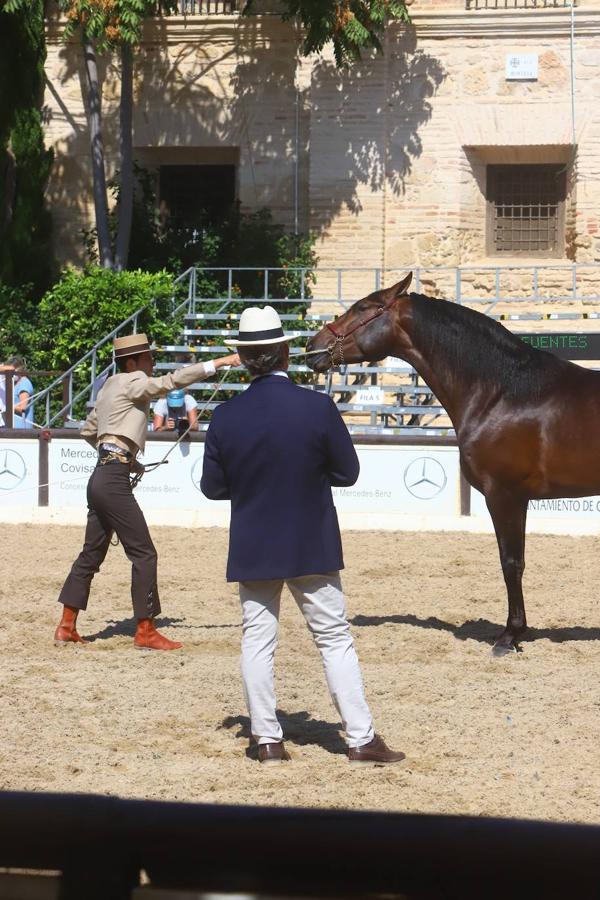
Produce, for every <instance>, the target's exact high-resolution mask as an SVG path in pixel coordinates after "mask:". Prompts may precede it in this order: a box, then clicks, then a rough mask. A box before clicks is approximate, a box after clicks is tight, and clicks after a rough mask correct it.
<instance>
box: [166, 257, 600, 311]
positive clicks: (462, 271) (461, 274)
mask: <svg viewBox="0 0 600 900" xmlns="http://www.w3.org/2000/svg"><path fill="white" fill-rule="evenodd" d="M408 272H412V274H413V281H412V284H411V290H414V291H416V292H417V293H419V292H421V291H422V292H424V293H427V294H431V295H432V296H436V297H441V298H444V299H446V300H454V301H456V302H457V303H463V304H466V305H473V306H485V307H487V308H485V309H482V310H481V311H482V312H485V313H486V314H488V315H493V309H494V307H496V306H497V305H498V304H499V303H510V304H513V303H532V304H543V305H544V306H548V307H549V308H550V307H552V306H553V305H554V306H556V305H557V304H560V303H580V304H583V305H585V306H591V305H598V306H600V264H599V263H570V262H569V263H552V264H549V265H536V264H529V265H527V264H522V265H502V264H501V263H499V264H498V265H497V266H493V265H483V266H475V265H473V266H404V267H402V268H394V269H391V268H388V269H382V268H376V267H357V268H327V267H323V268H318V269H308V268H293V269H292V268H283V267H281V268H251V267H239V268H222V267H215V268H189V269H187V270H186V271H185V272H184V273H183V274H182V275H180V276H179V278H177V279H176V284H186V283H187V303H188V304H189V305H188V312H189V313H195V312H196V311H199V310H200V309H202V308H204V307H206V306H207V304H212V305H213V306H214V304H216V303H220V304H221V306H220V308H219V309H218V310H217V311H218V312H223V311H226V310H227V309H228V308H229V307H231V306H232V305H233V304H235V303H239V302H244V303H265V302H268V303H273V304H280V305H281V304H288V305H290V304H293V303H298V304H318V305H319V306H320V305H322V304H332V307H333V308H335V307H336V306H337V307H338V308H337V309H336V310H335V311H336V312H337V313H340V312H341V309H340V308H339V307H342V308H343V309H347V308H348V306H351V305H352V303H354V302H355V301H356V300H358V299H360V298H361V297H364V296H366V295H367V294H370V293H371V292H372V291H377V290H380V289H381V288H383V287H389V286H390V285H392V284H394V283H395V282H396V281H399V280H400V279H401V278H403V277H404V276H405V275H406V274H407V273H408ZM249 274H250V275H252V276H253V279H252V280H253V282H254V284H256V285H257V287H258V289H257V290H255V291H254V292H253V293H252V294H250V293H248V292H247V291H244V290H243V289H241V288H240V285H239V283H238V282H240V281H241V280H243V279H244V278H246V279H247V278H248V275H249ZM282 277H285V278H286V279H287V280H288V281H289V280H294V281H295V283H296V284H297V290H296V291H295V293H294V295H293V296H291V295H286V296H276V289H277V288H278V281H279V280H280V279H281V278H282ZM524 283H526V286H523V285H524Z"/></svg>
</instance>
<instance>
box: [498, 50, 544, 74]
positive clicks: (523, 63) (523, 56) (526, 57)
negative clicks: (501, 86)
mask: <svg viewBox="0 0 600 900" xmlns="http://www.w3.org/2000/svg"><path fill="white" fill-rule="evenodd" d="M505 77H506V80H507V81H537V77H538V55H537V53H507V55H506V76H505Z"/></svg>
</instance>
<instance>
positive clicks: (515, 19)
mask: <svg viewBox="0 0 600 900" xmlns="http://www.w3.org/2000/svg"><path fill="white" fill-rule="evenodd" d="M411 18H412V25H411V26H409V27H410V28H413V29H414V30H415V32H416V34H417V36H418V37H419V38H423V39H424V40H431V39H434V40H441V39H444V38H511V39H514V40H519V41H522V40H523V39H525V40H530V39H535V38H547V37H563V38H565V37H568V36H569V34H570V30H571V11H570V9H569V8H568V7H565V8H561V9H487V10H477V11H475V10H464V9H450V10H448V9H439V10H429V11H427V12H421V11H419V10H418V9H417V8H416V7H412V8H411ZM64 25H65V20H57V19H53V20H51V21H50V22H49V23H48V25H47V30H46V39H47V41H48V43H49V44H52V43H60V42H61V40H62V33H63V28H64ZM404 27H405V26H403V25H394V26H392V29H393V30H399V29H403V28H404ZM292 34H293V29H292V26H291V25H290V23H284V22H282V21H281V20H280V19H279V17H278V16H275V15H265V16H249V17H241V16H239V15H228V16H226V15H209V16H187V17H186V16H168V17H164V18H161V19H152V20H149V21H148V22H147V23H146V26H145V28H144V39H145V41H148V43H157V42H158V43H162V42H166V43H167V44H181V43H186V42H188V41H189V42H191V43H193V42H197V41H206V40H207V39H209V40H219V41H226V40H230V39H231V38H232V37H233V35H236V39H237V40H239V39H240V37H241V38H242V39H243V38H244V37H247V38H248V39H251V40H252V41H254V42H255V44H260V43H261V42H262V41H265V44H267V43H270V41H271V40H272V38H273V37H274V36H278V37H282V36H290V37H291V36H292ZM583 35H600V7H599V8H598V9H588V8H579V9H577V8H576V9H575V36H576V37H577V36H583Z"/></svg>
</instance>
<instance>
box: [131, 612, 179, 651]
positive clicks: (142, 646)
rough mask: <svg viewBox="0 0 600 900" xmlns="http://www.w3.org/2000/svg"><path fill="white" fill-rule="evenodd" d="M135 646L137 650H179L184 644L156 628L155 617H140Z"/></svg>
mask: <svg viewBox="0 0 600 900" xmlns="http://www.w3.org/2000/svg"><path fill="white" fill-rule="evenodd" d="M133 646H134V647H135V649H136V650H179V648H180V647H183V644H182V643H180V642H179V641H170V640H169V638H166V637H164V636H163V635H162V634H161V633H160V632H159V631H157V630H156V626H155V624H154V621H153V619H138V624H137V630H136V632H135V637H134V639H133Z"/></svg>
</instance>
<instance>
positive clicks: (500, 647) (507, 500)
mask: <svg viewBox="0 0 600 900" xmlns="http://www.w3.org/2000/svg"><path fill="white" fill-rule="evenodd" d="M485 499H486V503H487V507H488V509H489V511H490V515H491V517H492V521H493V523H494V529H495V531H496V539H497V541H498V549H499V551H500V562H501V564H502V573H503V575H504V581H505V582H506V590H507V592H508V620H507V622H506V628H505V629H504V631H503V632H502V634H501V635H500V637H499V638H498V640H497V641H496V643H495V644H494V647H493V650H492V653H493V654H494V656H504V655H505V654H506V653H510V652H511V650H512V651H516V649H517V646H516V645H517V639H518V638H519V637H521V636H522V635H523V633H524V632H525V631H526V630H527V620H526V618H525V603H524V601H523V586H522V581H523V572H524V570H525V521H526V519H527V500H522V499H521V498H518V497H514V496H511V495H510V493H507V492H495V491H493V492H490V493H488V494H487V495H486V498H485Z"/></svg>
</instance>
